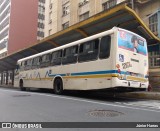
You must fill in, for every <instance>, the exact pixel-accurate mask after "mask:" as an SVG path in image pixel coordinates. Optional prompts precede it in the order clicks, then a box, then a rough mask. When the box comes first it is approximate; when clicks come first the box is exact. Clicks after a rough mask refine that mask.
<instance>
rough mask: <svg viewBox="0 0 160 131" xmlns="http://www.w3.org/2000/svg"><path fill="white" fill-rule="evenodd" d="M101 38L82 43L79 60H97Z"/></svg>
mask: <svg viewBox="0 0 160 131" xmlns="http://www.w3.org/2000/svg"><path fill="white" fill-rule="evenodd" d="M98 46H99V39H96V40H93V41H89V42H86V43H83V44H81V45H80V49H79V57H78V61H79V62H84V61H91V60H96V59H97V57H98Z"/></svg>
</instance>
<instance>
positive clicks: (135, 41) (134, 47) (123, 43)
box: [118, 30, 147, 56]
mask: <svg viewBox="0 0 160 131" xmlns="http://www.w3.org/2000/svg"><path fill="white" fill-rule="evenodd" d="M118 47H119V48H123V49H126V50H129V51H132V52H135V53H138V54H142V55H145V56H146V55H147V44H146V41H145V39H143V38H141V37H140V36H138V35H136V34H134V33H130V32H127V31H125V30H119V31H118Z"/></svg>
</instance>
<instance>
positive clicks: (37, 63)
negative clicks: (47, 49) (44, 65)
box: [32, 57, 40, 69]
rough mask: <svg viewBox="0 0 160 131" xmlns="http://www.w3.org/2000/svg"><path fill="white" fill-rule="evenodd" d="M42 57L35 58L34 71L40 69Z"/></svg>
mask: <svg viewBox="0 0 160 131" xmlns="http://www.w3.org/2000/svg"><path fill="white" fill-rule="evenodd" d="M39 65H40V57H36V58H33V62H32V69H35V68H39Z"/></svg>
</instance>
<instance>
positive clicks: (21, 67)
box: [20, 61, 25, 71]
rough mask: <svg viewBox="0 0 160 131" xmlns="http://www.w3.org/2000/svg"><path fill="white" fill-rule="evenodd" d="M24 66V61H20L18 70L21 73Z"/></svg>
mask: <svg viewBox="0 0 160 131" xmlns="http://www.w3.org/2000/svg"><path fill="white" fill-rule="evenodd" d="M24 64H25V62H24V61H22V62H21V64H20V70H21V71H23V70H24V67H25V65H24Z"/></svg>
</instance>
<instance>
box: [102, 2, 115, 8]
mask: <svg viewBox="0 0 160 131" xmlns="http://www.w3.org/2000/svg"><path fill="white" fill-rule="evenodd" d="M116 4H117V0H109V1H107V2H105V3H103V4H102V6H103V10H107V9H109V8H111V7H113V6H115V5H116Z"/></svg>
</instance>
